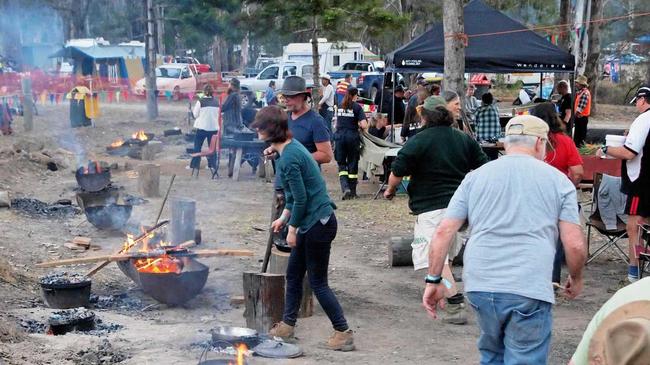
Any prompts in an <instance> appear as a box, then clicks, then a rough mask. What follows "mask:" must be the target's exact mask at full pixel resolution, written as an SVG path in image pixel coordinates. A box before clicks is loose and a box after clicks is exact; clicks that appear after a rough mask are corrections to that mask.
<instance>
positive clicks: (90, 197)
mask: <svg viewBox="0 0 650 365" xmlns="http://www.w3.org/2000/svg"><path fill="white" fill-rule="evenodd" d="M119 196H120V192H119V190H118V189H117V188H115V187H112V186H109V187H107V188H105V189H102V190H100V191H96V192H87V191H78V192H77V194H76V198H77V205H78V206H79V208H81V209H85V208H86V207H94V206H97V205H108V204H114V203H117V200H118V198H119Z"/></svg>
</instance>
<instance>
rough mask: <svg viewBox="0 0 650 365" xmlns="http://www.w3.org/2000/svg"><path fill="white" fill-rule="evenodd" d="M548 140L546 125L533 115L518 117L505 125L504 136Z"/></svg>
mask: <svg viewBox="0 0 650 365" xmlns="http://www.w3.org/2000/svg"><path fill="white" fill-rule="evenodd" d="M519 135H523V136H535V137H540V138H548V124H546V122H545V121H543V120H542V119H540V118H538V117H536V116H534V115H518V116H516V117H514V118H512V119H510V121H509V122H508V124H506V136H519Z"/></svg>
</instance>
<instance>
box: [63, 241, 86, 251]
mask: <svg viewBox="0 0 650 365" xmlns="http://www.w3.org/2000/svg"><path fill="white" fill-rule="evenodd" d="M63 247H66V248H69V249H71V250H75V251H83V250H85V249H86V248H85V247H82V246H79V245H76V244H74V243H72V242H66V243H64V244H63Z"/></svg>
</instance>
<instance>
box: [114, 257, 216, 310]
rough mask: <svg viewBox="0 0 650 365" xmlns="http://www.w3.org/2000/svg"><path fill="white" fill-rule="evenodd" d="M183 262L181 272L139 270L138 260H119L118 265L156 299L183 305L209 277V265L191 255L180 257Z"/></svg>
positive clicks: (173, 304) (172, 304)
mask: <svg viewBox="0 0 650 365" xmlns="http://www.w3.org/2000/svg"><path fill="white" fill-rule="evenodd" d="M178 259H179V260H181V262H182V264H183V265H182V266H183V267H182V271H181V272H180V273H175V272H166V273H153V272H139V271H138V269H137V268H136V266H135V262H136V261H137V260H135V259H131V260H129V261H118V262H117V265H118V267H119V268H120V270H122V272H123V273H124V275H126V276H128V277H129V278H131V280H133V281H134V282H135V283H136V284H138V285H140V288H142V291H143V292H144V293H145V294H147V295H149V296H150V297H152V298H154V299H155V300H157V301H159V302H161V303H164V304H167V305H170V306H176V305H181V304H183V303H185V302H187V301H188V300H190V299H192V298H194V297H195V296H196V295H197V294H199V292H201V290H202V289H203V287H204V286H205V282H206V281H207V279H208V273H209V270H208V267H207V266H205V265H203V264H202V263H200V262H198V261H196V260H195V259H193V258H191V257H179V258H178Z"/></svg>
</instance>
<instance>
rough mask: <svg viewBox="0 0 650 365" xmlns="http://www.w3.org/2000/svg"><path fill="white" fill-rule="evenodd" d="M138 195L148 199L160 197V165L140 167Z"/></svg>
mask: <svg viewBox="0 0 650 365" xmlns="http://www.w3.org/2000/svg"><path fill="white" fill-rule="evenodd" d="M138 193H140V194H142V195H143V196H145V197H147V198H151V197H157V196H159V195H160V165H154V164H145V165H140V166H138Z"/></svg>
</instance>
